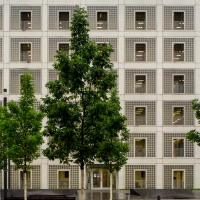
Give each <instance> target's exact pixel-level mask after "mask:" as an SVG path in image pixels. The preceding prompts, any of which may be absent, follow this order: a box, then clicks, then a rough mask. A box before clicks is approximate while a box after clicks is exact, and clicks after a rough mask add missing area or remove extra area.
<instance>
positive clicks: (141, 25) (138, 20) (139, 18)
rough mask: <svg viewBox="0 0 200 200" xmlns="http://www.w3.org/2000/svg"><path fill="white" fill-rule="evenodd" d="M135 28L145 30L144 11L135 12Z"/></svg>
mask: <svg viewBox="0 0 200 200" xmlns="http://www.w3.org/2000/svg"><path fill="white" fill-rule="evenodd" d="M135 30H146V12H135Z"/></svg>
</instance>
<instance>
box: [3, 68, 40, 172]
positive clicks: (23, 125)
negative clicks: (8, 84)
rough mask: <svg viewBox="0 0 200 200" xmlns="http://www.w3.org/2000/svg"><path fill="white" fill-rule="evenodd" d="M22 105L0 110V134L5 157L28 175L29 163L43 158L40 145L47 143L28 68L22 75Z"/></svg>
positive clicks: (15, 103)
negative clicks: (39, 152) (35, 104)
mask: <svg viewBox="0 0 200 200" xmlns="http://www.w3.org/2000/svg"><path fill="white" fill-rule="evenodd" d="M21 79H22V84H21V88H20V89H21V97H20V98H19V102H14V101H10V102H8V103H7V106H6V107H2V106H1V107H0V131H1V135H3V136H4V141H5V144H6V146H7V148H6V150H5V155H6V156H7V157H8V158H10V159H11V160H12V161H13V162H14V163H15V169H23V170H24V172H26V171H27V170H28V169H30V168H31V167H30V166H29V164H30V163H31V162H33V160H35V159H37V158H38V157H39V154H38V153H37V151H38V148H39V145H41V144H42V143H43V139H42V133H41V132H40V130H41V128H42V118H43V116H44V115H43V113H42V112H37V111H35V109H34V103H35V102H36V98H35V96H34V85H33V81H32V80H33V78H32V75H31V74H30V72H29V71H28V70H27V69H26V70H25V72H24V74H23V76H22V78H21Z"/></svg>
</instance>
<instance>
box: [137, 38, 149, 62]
mask: <svg viewBox="0 0 200 200" xmlns="http://www.w3.org/2000/svg"><path fill="white" fill-rule="evenodd" d="M137 44H145V51H146V52H145V54H146V60H145V61H136V45H137ZM134 62H138V63H144V62H147V42H134Z"/></svg>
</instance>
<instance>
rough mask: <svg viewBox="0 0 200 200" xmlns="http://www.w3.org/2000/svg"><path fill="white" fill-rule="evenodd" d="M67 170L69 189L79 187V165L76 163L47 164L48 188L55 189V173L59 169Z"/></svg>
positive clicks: (56, 179)
mask: <svg viewBox="0 0 200 200" xmlns="http://www.w3.org/2000/svg"><path fill="white" fill-rule="evenodd" d="M63 169H66V170H69V171H70V172H69V173H70V181H69V182H70V189H77V188H79V166H78V165H70V166H69V165H49V189H57V181H58V178H57V174H58V171H59V170H63Z"/></svg>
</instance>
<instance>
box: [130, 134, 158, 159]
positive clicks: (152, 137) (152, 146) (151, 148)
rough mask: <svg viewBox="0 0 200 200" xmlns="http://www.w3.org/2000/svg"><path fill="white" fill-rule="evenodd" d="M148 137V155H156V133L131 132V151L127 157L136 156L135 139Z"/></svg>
mask: <svg viewBox="0 0 200 200" xmlns="http://www.w3.org/2000/svg"><path fill="white" fill-rule="evenodd" d="M143 138H144V139H146V142H147V146H146V148H147V157H156V134H155V133H131V134H130V138H129V139H128V143H129V147H130V151H129V152H128V153H127V154H126V157H134V151H135V139H143Z"/></svg>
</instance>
